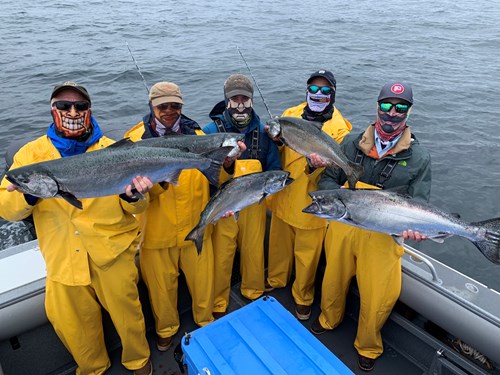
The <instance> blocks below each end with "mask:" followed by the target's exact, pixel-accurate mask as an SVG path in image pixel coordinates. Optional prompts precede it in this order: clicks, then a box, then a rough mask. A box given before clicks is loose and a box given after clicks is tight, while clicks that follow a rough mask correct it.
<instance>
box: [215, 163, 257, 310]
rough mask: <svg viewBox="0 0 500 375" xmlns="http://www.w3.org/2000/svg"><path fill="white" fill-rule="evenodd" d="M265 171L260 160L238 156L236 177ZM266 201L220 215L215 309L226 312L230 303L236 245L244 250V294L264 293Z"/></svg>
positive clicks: (216, 242)
mask: <svg viewBox="0 0 500 375" xmlns="http://www.w3.org/2000/svg"><path fill="white" fill-rule="evenodd" d="M261 171H262V165H261V164H260V161H259V160H254V159H244V160H236V165H235V173H234V177H235V178H236V177H239V176H243V175H247V174H250V173H256V172H261ZM265 232H266V204H265V202H262V203H260V204H259V203H255V204H253V205H251V206H248V207H246V208H244V209H243V210H241V211H240V214H239V218H238V220H237V221H236V220H235V218H234V217H228V218H226V219H220V220H219V221H218V222H217V223H216V224H215V228H214V231H213V234H212V241H213V246H214V267H215V268H214V274H215V284H214V285H215V300H214V312H225V311H226V309H227V306H228V305H229V293H230V289H231V273H232V269H233V261H234V255H235V253H236V249H237V248H238V249H239V250H240V273H241V279H242V280H241V294H242V295H243V296H244V297H245V298H248V299H251V300H254V299H257V298H259V297H260V296H262V294H264V236H265Z"/></svg>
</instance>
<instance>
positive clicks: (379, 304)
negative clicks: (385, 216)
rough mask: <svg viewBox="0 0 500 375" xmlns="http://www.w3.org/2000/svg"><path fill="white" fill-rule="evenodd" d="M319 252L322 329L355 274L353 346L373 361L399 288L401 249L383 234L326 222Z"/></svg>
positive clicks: (335, 317)
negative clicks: (356, 295) (321, 256)
mask: <svg viewBox="0 0 500 375" xmlns="http://www.w3.org/2000/svg"><path fill="white" fill-rule="evenodd" d="M325 252H326V270H325V275H324V278H323V285H322V292H321V315H320V317H319V322H320V323H321V325H322V326H323V327H324V328H327V329H333V328H335V327H337V326H338V325H339V323H340V322H341V321H342V318H343V316H344V311H345V304H346V297H347V293H348V291H349V284H350V282H351V279H352V277H353V276H356V279H357V283H358V288H359V294H360V312H359V321H358V332H357V335H356V340H355V342H354V347H355V348H356V350H357V351H358V353H359V354H361V355H363V356H365V357H368V358H373V359H375V358H377V357H379V356H380V355H381V354H382V352H383V344H382V337H381V334H380V330H381V329H382V327H383V325H384V323H385V322H386V320H387V318H388V317H389V315H390V313H391V311H392V308H393V307H394V304H395V303H396V301H397V299H398V298H399V294H400V292H401V256H402V255H403V252H404V250H403V247H402V246H399V245H398V244H397V243H396V242H395V241H394V240H393V239H392V237H391V236H389V235H387V234H383V233H378V232H371V231H368V230H364V229H360V228H357V227H354V226H351V225H347V224H342V223H339V222H334V221H332V222H331V223H330V226H329V227H328V230H327V233H326V238H325Z"/></svg>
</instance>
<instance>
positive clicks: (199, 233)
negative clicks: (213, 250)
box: [185, 224, 206, 255]
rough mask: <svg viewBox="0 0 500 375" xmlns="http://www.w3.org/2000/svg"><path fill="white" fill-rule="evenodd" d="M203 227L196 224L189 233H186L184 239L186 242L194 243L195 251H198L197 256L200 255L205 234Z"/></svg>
mask: <svg viewBox="0 0 500 375" xmlns="http://www.w3.org/2000/svg"><path fill="white" fill-rule="evenodd" d="M205 227H206V226H200V224H198V225H197V226H195V227H194V228H193V230H192V231H191V232H189V233H188V235H187V236H186V238H185V240H186V241H193V242H194V245H195V246H196V250H197V251H198V255H200V254H201V248H202V247H203V235H204V234H205Z"/></svg>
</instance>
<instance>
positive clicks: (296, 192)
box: [265, 70, 352, 320]
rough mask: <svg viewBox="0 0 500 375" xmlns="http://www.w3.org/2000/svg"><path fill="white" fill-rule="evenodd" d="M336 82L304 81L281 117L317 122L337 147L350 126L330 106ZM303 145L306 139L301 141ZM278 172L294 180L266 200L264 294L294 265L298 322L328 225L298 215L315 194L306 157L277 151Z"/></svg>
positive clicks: (308, 301)
mask: <svg viewBox="0 0 500 375" xmlns="http://www.w3.org/2000/svg"><path fill="white" fill-rule="evenodd" d="M336 91H337V83H336V81H335V77H334V75H333V73H332V72H330V71H328V70H318V71H316V72H314V73H312V74H311V76H310V77H309V79H308V80H307V88H306V101H305V102H304V103H301V104H299V105H297V106H295V107H292V108H289V109H287V110H285V112H283V115H282V116H291V117H298V118H303V119H305V120H309V121H315V122H319V123H322V124H323V126H322V130H323V131H324V132H325V133H327V134H328V135H329V136H331V137H332V138H333V139H335V140H336V141H337V142H339V143H340V142H341V141H342V139H344V137H345V136H346V134H348V133H349V132H350V131H351V129H352V126H351V124H350V122H349V121H348V120H346V119H345V118H344V117H343V116H342V114H341V113H340V111H339V110H338V109H337V108H336V107H335V105H334V104H335V95H336ZM304 141H305V140H304ZM280 152H281V160H282V166H283V170H286V171H289V172H290V177H291V178H293V179H295V181H294V182H293V183H292V184H291V185H290V186H289V187H288V188H287V189H284V190H283V191H281V192H279V193H277V194H276V195H274V196H273V198H272V199H271V207H272V218H271V228H270V232H269V259H268V275H267V281H266V286H265V287H266V291H268V292H269V291H272V290H273V289H274V288H283V287H285V286H286V285H287V284H288V282H289V281H290V278H291V275H292V269H293V266H294V261H295V281H294V283H293V285H292V295H293V299H294V301H295V314H296V316H297V318H298V319H300V320H308V319H309V317H310V316H311V305H312V303H313V300H314V282H315V277H316V269H317V267H318V262H319V258H320V255H321V250H322V246H323V238H324V237H325V232H326V227H327V220H326V219H320V218H318V217H315V216H313V215H308V214H306V213H303V212H302V209H303V208H304V207H306V206H307V205H308V204H309V203H310V202H311V198H310V197H309V195H308V192H310V191H315V190H316V184H317V181H318V179H319V175H320V173H321V172H322V171H323V169H324V168H315V167H317V166H314V165H313V164H311V160H310V159H311V158H306V157H304V156H302V155H300V154H298V153H297V152H295V151H293V150H292V149H291V148H289V147H287V146H284V145H282V146H281V147H280Z"/></svg>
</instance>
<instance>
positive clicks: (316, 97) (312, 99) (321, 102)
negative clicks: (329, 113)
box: [306, 91, 331, 113]
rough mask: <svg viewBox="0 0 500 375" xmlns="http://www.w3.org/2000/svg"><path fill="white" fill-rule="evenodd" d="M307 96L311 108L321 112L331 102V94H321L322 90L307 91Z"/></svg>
mask: <svg viewBox="0 0 500 375" xmlns="http://www.w3.org/2000/svg"><path fill="white" fill-rule="evenodd" d="M306 98H307V105H308V107H309V109H310V110H311V111H313V112H318V113H320V112H323V111H324V110H325V109H326V107H328V105H329V104H330V100H331V95H325V94H321V91H318V92H317V93H316V94H311V93H310V92H307V97H306Z"/></svg>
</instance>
